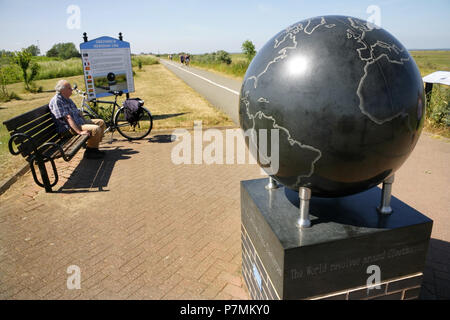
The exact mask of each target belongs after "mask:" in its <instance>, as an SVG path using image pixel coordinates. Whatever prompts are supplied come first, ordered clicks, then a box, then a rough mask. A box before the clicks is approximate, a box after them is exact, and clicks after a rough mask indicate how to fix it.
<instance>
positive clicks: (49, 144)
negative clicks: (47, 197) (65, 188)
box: [3, 105, 89, 192]
mask: <svg viewBox="0 0 450 320" xmlns="http://www.w3.org/2000/svg"><path fill="white" fill-rule="evenodd" d="M3 124H4V125H5V126H6V128H7V129H8V131H9V133H10V135H11V137H10V139H9V142H8V147H9V151H10V152H11V153H12V154H13V155H18V154H21V155H22V156H23V157H24V158H25V159H26V160H27V161H28V164H29V165H30V169H31V173H32V174H33V179H34V181H35V182H36V184H37V185H39V186H41V187H43V188H45V191H46V192H52V187H54V186H55V185H56V184H57V183H58V171H57V170H56V165H55V161H54V159H56V158H60V157H62V158H63V159H64V160H65V161H70V160H71V159H72V158H73V157H74V156H75V154H76V153H77V152H78V150H80V149H81V147H82V146H83V145H84V144H85V143H86V141H87V139H88V138H89V137H88V136H87V135H72V134H70V133H69V132H67V133H64V134H60V133H58V132H57V127H56V124H55V122H54V120H53V117H52V114H51V113H50V109H49V107H48V105H45V106H42V107H39V108H36V109H34V110H31V111H28V112H26V113H24V114H21V115H19V116H17V117H14V118H12V119H10V120H7V121H5V122H3ZM14 146H15V147H16V148H17V151H16V150H14ZM48 161H50V163H51V165H52V168H53V173H54V176H55V181H53V183H50V179H49V176H48V173H47V169H46V167H45V162H48ZM35 163H36V164H37V166H38V168H39V171H40V174H41V179H42V181H39V180H38V178H37V175H36V171H35V168H34V164H35Z"/></svg>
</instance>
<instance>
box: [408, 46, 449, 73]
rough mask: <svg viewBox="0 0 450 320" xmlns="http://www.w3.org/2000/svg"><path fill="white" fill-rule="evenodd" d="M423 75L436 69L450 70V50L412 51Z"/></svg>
mask: <svg viewBox="0 0 450 320" xmlns="http://www.w3.org/2000/svg"><path fill="white" fill-rule="evenodd" d="M410 54H411V56H412V57H413V58H414V60H415V61H416V64H417V66H418V67H419V70H420V74H421V75H422V77H424V76H426V75H428V74H430V73H433V72H435V71H450V51H411V52H410Z"/></svg>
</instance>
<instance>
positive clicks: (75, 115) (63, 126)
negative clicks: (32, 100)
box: [48, 93, 85, 132]
mask: <svg viewBox="0 0 450 320" xmlns="http://www.w3.org/2000/svg"><path fill="white" fill-rule="evenodd" d="M48 106H49V108H50V111H51V113H52V114H53V116H54V117H55V122H56V125H57V127H58V132H66V131H67V130H69V129H70V126H69V124H68V123H67V121H66V120H65V117H66V116H67V115H70V116H71V117H72V119H73V120H74V121H75V123H76V124H77V125H78V126H80V127H81V125H83V124H84V123H85V122H84V119H83V118H82V117H81V116H80V111H79V110H78V109H77V106H76V105H75V103H74V102H73V101H72V99H66V98H64V97H63V96H62V95H61V94H60V93H57V94H56V95H55V96H54V97H53V98H52V100H50V103H49V104H48Z"/></svg>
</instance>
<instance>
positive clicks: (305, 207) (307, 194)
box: [297, 187, 311, 228]
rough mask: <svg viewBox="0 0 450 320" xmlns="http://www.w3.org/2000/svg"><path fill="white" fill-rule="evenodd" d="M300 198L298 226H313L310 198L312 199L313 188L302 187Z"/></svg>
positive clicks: (299, 193) (299, 192)
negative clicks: (310, 213) (310, 215)
mask: <svg viewBox="0 0 450 320" xmlns="http://www.w3.org/2000/svg"><path fill="white" fill-rule="evenodd" d="M298 196H299V198H300V218H299V219H298V220H297V226H298V227H300V228H309V227H311V220H309V200H310V199H311V189H309V188H305V187H300V189H299V190H298Z"/></svg>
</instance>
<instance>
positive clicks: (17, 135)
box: [8, 132, 38, 156]
mask: <svg viewBox="0 0 450 320" xmlns="http://www.w3.org/2000/svg"><path fill="white" fill-rule="evenodd" d="M18 137H23V138H25V139H27V140H29V141H30V142H31V146H32V147H33V151H34V152H35V153H36V154H37V153H38V151H37V147H36V145H35V144H34V141H33V138H31V137H30V136H29V135H27V134H26V133H22V132H17V133H15V134H13V135H12V136H11V138H9V141H8V148H9V152H11V154H12V155H14V156H16V155H18V154H19V153H20V151H17V152H16V151H14V148H13V142H14V140H15V139H17V138H18Z"/></svg>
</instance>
